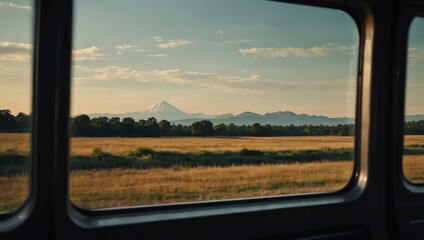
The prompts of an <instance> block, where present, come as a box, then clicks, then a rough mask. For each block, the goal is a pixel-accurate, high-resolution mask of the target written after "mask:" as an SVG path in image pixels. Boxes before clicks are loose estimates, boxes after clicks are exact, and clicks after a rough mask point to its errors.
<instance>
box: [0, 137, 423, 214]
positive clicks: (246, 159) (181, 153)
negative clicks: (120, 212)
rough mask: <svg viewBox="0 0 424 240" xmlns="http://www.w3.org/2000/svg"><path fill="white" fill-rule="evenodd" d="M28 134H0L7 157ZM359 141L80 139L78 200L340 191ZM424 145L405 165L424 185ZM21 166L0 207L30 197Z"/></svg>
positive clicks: (413, 140)
mask: <svg viewBox="0 0 424 240" xmlns="http://www.w3.org/2000/svg"><path fill="white" fill-rule="evenodd" d="M28 138H29V136H28V135H27V134H0V157H1V154H6V155H7V154H9V155H13V154H15V155H19V156H25V155H27V154H28V153H29V139H28ZM353 140H354V139H353V137H337V136H316V137H225V138H224V137H205V138H196V137H162V138H73V139H71V149H70V153H71V154H70V155H71V156H70V168H71V171H70V198H71V201H72V202H73V203H74V204H76V205H78V206H80V207H82V208H108V207H122V206H132V205H147V204H163V203H177V202H194V201H207V200H217V199H237V198H245V197H262V196H272V195H284V194H298V193H310V192H332V191H337V190H339V189H341V188H343V186H344V185H345V184H346V183H347V182H348V180H349V179H350V177H351V175H352V170H353V161H352V159H353V150H352V149H353ZM423 142H424V137H422V136H407V138H406V143H405V145H406V147H407V149H408V151H409V153H408V155H406V156H405V162H404V170H405V175H406V176H407V177H408V179H410V180H413V181H414V182H424V155H423V154H424V153H422V152H423V151H424V147H423V145H420V144H422V143H423ZM15 155H14V156H15ZM0 161H1V158H0ZM17 163H18V161H15V162H13V164H14V166H15V168H10V171H8V173H6V172H5V171H3V173H1V172H0V173H1V174H0V211H9V210H11V209H14V208H16V207H17V206H19V204H20V203H21V202H22V201H23V199H24V198H25V196H26V193H27V176H26V173H25V171H20V170H19V168H17V167H19V164H17ZM0 164H1V163H0ZM8 164H9V165H10V162H9V163H8ZM9 165H8V166H9ZM0 168H3V170H4V169H7V167H6V166H5V165H0Z"/></svg>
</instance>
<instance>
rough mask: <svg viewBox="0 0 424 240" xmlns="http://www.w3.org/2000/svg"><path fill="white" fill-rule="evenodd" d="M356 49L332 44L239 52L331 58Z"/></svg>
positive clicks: (243, 50) (283, 56) (241, 51)
mask: <svg viewBox="0 0 424 240" xmlns="http://www.w3.org/2000/svg"><path fill="white" fill-rule="evenodd" d="M355 49H356V47H354V46H336V45H332V44H328V45H323V46H321V47H313V48H293V47H289V48H244V49H240V50H239V52H240V53H241V54H243V55H246V54H252V55H256V56H265V57H273V58H275V57H281V58H286V57H315V56H330V55H339V54H351V53H353V52H354V50H355Z"/></svg>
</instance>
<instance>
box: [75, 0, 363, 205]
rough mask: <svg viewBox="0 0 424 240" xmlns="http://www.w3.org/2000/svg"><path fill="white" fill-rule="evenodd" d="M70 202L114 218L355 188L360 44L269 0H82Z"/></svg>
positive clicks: (324, 21) (350, 33) (315, 12)
mask: <svg viewBox="0 0 424 240" xmlns="http://www.w3.org/2000/svg"><path fill="white" fill-rule="evenodd" d="M74 21H75V22H74V35H73V61H72V69H73V77H72V109H71V118H72V119H71V135H72V138H71V151H70V156H69V157H70V166H69V168H70V198H71V201H72V202H73V203H74V204H76V205H78V206H80V207H82V208H92V209H94V208H107V207H121V206H131V205H152V204H153V205H154V204H170V203H181V202H195V201H209V200H221V199H239V198H249V197H265V196H275V195H285V194H298V193H310V192H332V191H336V190H339V189H341V188H343V186H345V185H346V184H347V182H348V181H349V179H350V177H351V175H352V170H353V159H354V133H355V126H354V122H355V119H354V118H355V108H356V102H355V99H356V79H357V62H358V45H359V40H358V39H359V36H358V30H357V27H356V24H355V23H354V21H353V20H352V18H351V17H350V16H349V15H347V14H346V13H345V12H342V11H339V10H333V9H324V8H316V7H308V6H301V5H292V4H284V3H277V2H270V1H256V0H231V1H228V0H225V1H224V0H217V1H205V0H203V1H199V0H183V1H164V0H154V1H153V0H151V1H104V0H101V1H100V0H97V1H96V0H83V1H82V0H76V1H75V16H74Z"/></svg>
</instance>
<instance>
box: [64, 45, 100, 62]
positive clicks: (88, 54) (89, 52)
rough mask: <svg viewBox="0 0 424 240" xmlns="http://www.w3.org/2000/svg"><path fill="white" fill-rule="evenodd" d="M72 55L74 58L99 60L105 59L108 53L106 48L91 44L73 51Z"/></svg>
mask: <svg viewBox="0 0 424 240" xmlns="http://www.w3.org/2000/svg"><path fill="white" fill-rule="evenodd" d="M72 56H73V59H74V60H79V61H83V60H97V59H105V57H106V54H105V53H104V50H103V49H101V48H98V47H96V46H91V47H89V48H82V49H76V50H73V51H72Z"/></svg>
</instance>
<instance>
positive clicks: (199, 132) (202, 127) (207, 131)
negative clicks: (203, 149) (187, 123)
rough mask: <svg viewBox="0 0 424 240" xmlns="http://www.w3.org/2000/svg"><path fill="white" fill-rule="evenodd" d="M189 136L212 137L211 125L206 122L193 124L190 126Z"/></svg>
mask: <svg viewBox="0 0 424 240" xmlns="http://www.w3.org/2000/svg"><path fill="white" fill-rule="evenodd" d="M191 134H192V135H194V136H212V135H213V124H212V122H210V121H208V120H202V121H197V122H194V123H193V124H192V125H191Z"/></svg>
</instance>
